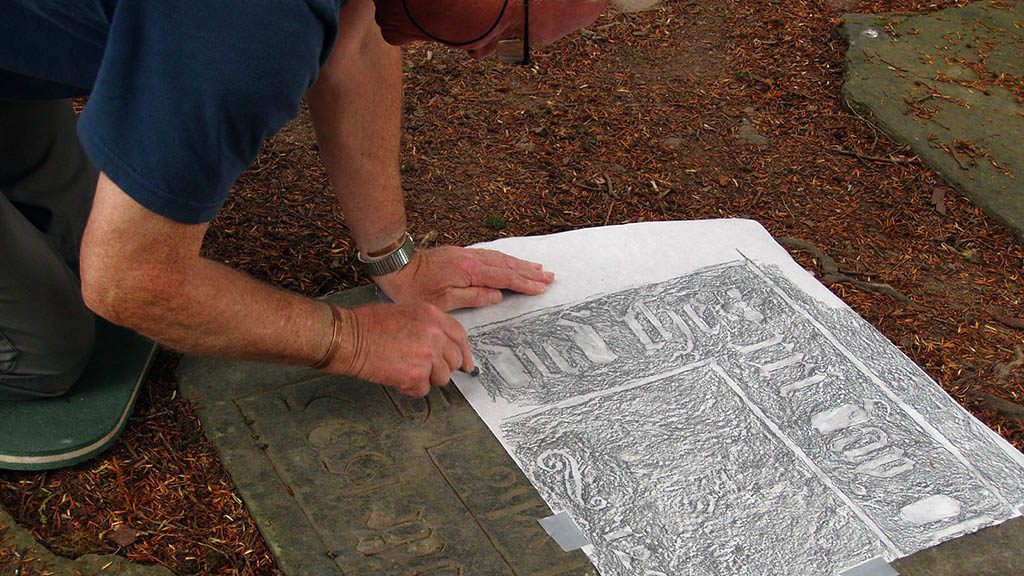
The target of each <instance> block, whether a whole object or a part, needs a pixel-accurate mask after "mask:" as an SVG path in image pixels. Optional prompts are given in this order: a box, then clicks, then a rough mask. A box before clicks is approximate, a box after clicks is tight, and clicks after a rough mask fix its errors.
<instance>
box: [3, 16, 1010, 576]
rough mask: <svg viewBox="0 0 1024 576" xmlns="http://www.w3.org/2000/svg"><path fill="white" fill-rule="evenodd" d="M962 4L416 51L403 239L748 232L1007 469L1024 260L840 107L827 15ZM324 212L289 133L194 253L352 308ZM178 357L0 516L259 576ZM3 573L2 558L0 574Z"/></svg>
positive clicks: (724, 20)
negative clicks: (991, 437) (943, 400)
mask: <svg viewBox="0 0 1024 576" xmlns="http://www.w3.org/2000/svg"><path fill="white" fill-rule="evenodd" d="M955 4H961V5H962V4H965V2H959V3H957V2H948V1H945V2H936V1H934V0H927V1H924V0H894V1H888V2H886V1H877V2H859V1H855V0H822V1H812V0H787V1H785V2H781V1H779V0H751V1H746V2H733V1H726V0H704V1H694V0H670V1H669V2H667V3H666V4H665V5H664V6H662V7H661V8H660V9H658V10H655V11H651V12H646V13H642V14H631V15H626V14H608V15H606V16H603V17H602V18H601V19H600V20H599V21H598V22H597V23H595V24H594V25H593V26H591V27H590V29H589V30H587V31H585V32H583V33H581V34H577V35H574V36H572V37H570V38H568V39H566V40H564V41H562V42H560V43H559V44H557V45H556V46H553V47H549V48H545V49H542V50H540V51H539V53H538V54H537V58H536V66H535V67H534V68H532V69H526V68H519V67H510V66H506V65H502V64H500V63H492V62H485V63H478V62H473V61H471V60H469V59H468V58H466V57H464V56H463V55H461V54H459V53H456V52H453V51H449V50H447V49H443V48H437V47H430V46H426V45H423V46H417V47H412V48H410V49H408V50H407V51H406V72H407V78H406V96H407V97H406V101H407V105H406V106H407V108H406V115H405V140H404V151H403V160H402V162H403V164H402V172H403V177H404V182H405V187H406V190H407V194H408V206H409V216H410V223H411V225H412V226H413V229H414V231H415V232H416V236H417V237H418V238H419V239H420V240H422V241H424V242H425V243H427V244H431V243H433V244H438V243H451V244H469V243H473V242H478V241H483V240H488V239H493V238H496V237H499V236H509V235H529V234H544V233H551V232H556V231H560V230H567V229H571V228H578V227H584V226H600V225H605V224H618V223H623V222H636V221H642V220H665V219H697V218H718V217H743V218H753V219H756V220H758V221H760V222H761V223H762V224H763V225H764V226H765V227H766V228H768V230H769V231H770V232H772V233H773V234H775V235H776V236H777V237H785V238H789V239H791V240H787V241H786V244H787V246H789V248H790V250H791V251H793V253H794V255H795V257H796V258H797V259H798V260H799V261H800V262H801V263H802V264H803V265H804V266H805V267H807V268H809V269H812V270H815V271H817V272H818V273H819V276H820V277H821V278H822V279H823V281H824V282H825V283H826V285H828V286H829V287H830V288H831V289H832V290H834V291H835V292H836V293H837V294H838V295H839V296H840V297H842V298H843V299H844V300H845V301H846V302H847V303H849V304H850V305H851V306H852V307H853V308H854V309H855V310H857V311H858V312H859V313H860V314H861V315H863V316H864V317H865V318H867V319H868V320H869V321H870V322H871V323H872V324H873V325H875V326H876V327H877V328H878V329H880V330H881V331H882V332H883V333H885V334H886V336H888V337H889V338H890V339H891V340H892V341H893V342H895V343H896V345H897V346H899V347H900V348H901V349H903V351H905V352H906V353H907V354H908V355H909V356H910V357H911V358H912V359H913V360H914V361H915V362H917V363H918V364H919V365H920V366H922V367H923V368H924V369H925V370H926V371H927V372H928V373H929V374H931V376H932V377H934V378H935V379H937V380H938V381H940V382H941V383H942V384H943V385H944V387H945V388H946V390H947V391H948V392H949V393H950V394H951V395H953V396H954V397H955V398H956V399H957V400H958V401H960V402H961V403H962V404H964V405H965V406H967V407H968V408H969V409H970V410H971V411H972V412H973V413H974V414H976V415H977V416H978V417H980V418H981V419H982V420H983V421H984V422H985V423H986V424H988V425H989V426H991V427H992V428H994V429H995V430H997V431H998V432H999V433H1000V434H1002V435H1003V436H1004V437H1006V438H1007V439H1009V440H1010V441H1011V442H1013V443H1014V444H1015V445H1016V446H1017V447H1018V448H1022V447H1024V434H1022V430H1024V425H1022V422H1024V417H1022V413H1024V409H1022V408H1020V407H1019V406H1018V405H1017V404H1016V403H1015V402H1017V401H1019V400H1020V399H1021V397H1022V395H1024V370H1022V369H1021V365H1022V364H1024V320H1021V317H1022V316H1024V304H1022V301H1021V299H1022V290H1021V284H1022V282H1021V280H1022V279H1021V275H1022V270H1024V248H1022V246H1021V244H1020V243H1018V242H1016V241H1015V240H1014V239H1013V237H1012V236H1011V235H1010V234H1009V233H1008V232H1007V231H1006V230H1005V229H1003V228H1002V227H1001V226H999V225H998V224H996V223H995V222H994V221H992V220H991V219H990V218H988V217H986V216H985V215H983V214H982V213H981V212H980V211H979V210H977V209H976V208H975V207H974V206H972V205H971V204H970V203H969V202H968V201H967V200H966V199H965V198H963V197H962V196H961V195H960V194H959V193H957V192H956V191H955V190H953V189H952V188H950V187H949V186H948V185H946V184H945V183H943V182H942V181H941V180H940V179H939V177H937V176H936V175H935V174H934V173H933V172H932V171H931V170H929V169H928V168H926V167H925V166H924V165H922V164H921V162H920V161H919V160H918V159H917V158H916V157H914V156H912V155H910V154H909V153H908V151H907V150H906V149H905V148H903V147H901V146H899V145H896V144H894V143H893V142H892V141H891V140H890V139H888V138H887V137H886V136H884V135H883V134H881V133H879V132H878V131H877V130H876V129H874V128H873V127H872V126H871V125H870V124H868V123H867V122H866V121H865V120H864V119H863V118H860V117H858V116H857V115H856V114H854V113H852V112H851V111H849V110H848V109H847V108H845V107H844V106H843V103H842V102H841V101H840V99H841V95H840V87H841V84H842V72H843V65H842V59H843V50H844V46H843V45H842V42H841V41H840V40H839V38H838V36H837V35H836V34H835V27H836V25H837V24H838V22H839V21H840V18H841V14H842V13H843V12H846V11H855V12H883V11H913V12H922V11H930V10H936V9H940V8H947V7H949V6H952V5H955ZM333 202H334V201H333V199H332V195H331V192H330V187H329V184H328V181H327V178H326V175H325V173H324V170H323V168H322V167H321V165H320V163H319V160H318V157H317V154H316V145H315V142H314V140H313V137H312V132H311V129H310V127H309V124H308V121H306V120H305V119H304V118H303V119H300V121H298V122H296V123H293V124H291V125H289V126H288V127H287V128H286V129H285V130H284V131H282V132H281V133H280V134H279V135H277V136H276V137H274V138H273V139H271V140H270V141H269V142H268V143H267V144H266V146H265V147H264V150H263V152H262V153H261V155H260V157H259V159H258V161H257V162H256V163H255V165H254V166H253V167H252V169H251V170H250V171H249V172H247V173H246V174H245V175H244V176H243V178H242V179H241V181H240V182H239V183H238V186H237V187H236V190H235V192H234V193H233V194H232V196H231V198H230V199H229V201H228V203H227V204H226V206H225V208H224V210H222V212H221V215H220V216H219V217H218V219H217V220H216V221H215V223H214V225H213V227H212V228H211V230H210V233H209V235H208V238H207V243H206V247H205V251H206V254H207V255H208V256H209V257H211V258H214V259H217V260H220V261H223V262H226V263H228V264H230V265H232V266H235V267H237V268H239V269H241V270H244V271H246V272H248V273H250V274H252V275H254V276H256V277H257V278H261V279H264V280H266V281H268V282H271V283H273V284H275V285H277V286H281V287H284V288H288V289H291V290H295V291H299V292H302V293H304V294H308V295H310V296H316V295H322V294H326V293H329V292H333V291H336V290H340V289H344V288H348V287H352V286H355V285H357V284H359V283H361V282H364V281H365V278H361V277H360V276H359V275H358V273H357V271H356V269H355V267H354V266H353V260H354V255H353V251H352V244H351V241H350V239H349V237H348V236H347V233H346V231H345V228H344V220H343V217H342V215H341V214H340V213H339V211H338V210H337V208H335V206H334V203H333ZM875 284H887V285H889V286H891V287H892V290H885V289H879V288H878V287H877V286H874V285H875ZM176 360H177V357H176V356H175V354H173V353H171V352H164V353H162V354H161V355H160V358H159V361H158V363H157V365H156V367H155V369H154V370H153V374H152V377H151V378H150V379H149V382H148V384H147V387H146V391H145V393H144V394H143V397H142V399H141V401H140V404H139V407H138V409H137V411H136V414H135V416H134V417H133V418H132V420H131V422H130V424H129V426H128V429H127V431H126V432H125V435H124V438H123V440H122V441H121V442H119V443H118V444H117V445H116V446H115V447H114V448H113V449H112V450H111V451H110V453H109V454H107V455H104V456H103V457H101V458H98V459H96V460H93V461H90V462H87V463H85V464H82V465H80V466H77V467H75V468H73V469H70V470H64V471H58V472H51V473H3V474H0V502H2V504H3V506H4V507H5V508H6V509H7V510H8V511H10V513H11V514H12V515H13V516H14V517H15V518H17V520H18V522H19V523H21V524H22V525H23V526H25V527H26V528H28V529H30V530H31V531H32V532H33V533H34V534H35V535H36V536H37V537H38V538H39V539H40V540H41V541H43V542H45V543H46V545H47V546H49V547H50V548H51V549H52V550H54V551H55V552H56V553H58V554H62V555H67V556H75V555H79V554H83V553H88V552H115V551H116V552H118V553H120V554H124V555H125V556H127V557H128V558H130V559H132V560H137V561H140V562H144V563H159V564H163V565H165V566H167V567H169V568H170V569H172V570H173V571H174V572H176V573H179V574H275V573H277V571H276V568H275V566H274V561H273V558H272V557H271V555H270V554H269V552H268V550H267V548H266V546H265V544H264V543H263V541H262V540H261V538H260V536H259V534H258V532H257V530H256V528H255V527H254V525H253V524H252V521H251V519H250V518H249V516H248V514H247V513H246V511H245V508H244V507H243V506H242V504H241V502H240V501H239V499H238V497H237V495H236V494H235V493H234V491H233V489H232V485H231V481H230V479H229V478H228V476H227V475H226V474H225V472H224V471H223V469H222V468H221V467H220V465H219V463H218V461H217V457H216V455H215V453H214V452H213V450H212V447H211V446H210V444H209V443H207V442H206V441H205V439H204V438H203V435H202V431H201V429H200V425H199V422H198V421H197V419H196V417H195V413H194V411H193V409H192V407H191V406H190V405H189V404H188V403H186V402H183V401H182V400H181V399H180V397H179V396H178V394H177V392H176V388H175V383H174V380H173V366H174V365H175V362H176ZM0 540H2V536H0ZM5 559H6V560H5ZM15 561H16V559H14V557H13V555H12V553H11V552H10V551H9V550H8V551H5V550H4V549H3V547H2V545H0V566H2V565H4V563H5V562H7V563H8V564H9V565H10V564H11V563H12V562H15ZM26 573H30V572H28V570H26Z"/></svg>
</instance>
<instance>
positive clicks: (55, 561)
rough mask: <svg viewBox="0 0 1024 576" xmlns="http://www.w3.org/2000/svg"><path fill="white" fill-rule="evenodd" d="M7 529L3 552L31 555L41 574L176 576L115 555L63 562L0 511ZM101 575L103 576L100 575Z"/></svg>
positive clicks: (1, 524)
mask: <svg viewBox="0 0 1024 576" xmlns="http://www.w3.org/2000/svg"><path fill="white" fill-rule="evenodd" d="M4 529H6V533H5V540H7V541H6V543H4V545H3V546H4V548H7V549H9V550H13V551H15V552H17V553H18V554H23V555H24V554H26V553H27V554H28V556H30V557H32V558H33V559H34V560H35V561H36V562H38V563H39V565H38V566H32V568H38V569H39V570H40V571H41V572H43V573H44V574H45V573H52V574H54V575H55V576H106V575H114V574H125V575H132V576H174V573H173V572H171V571H170V570H168V569H167V568H165V567H163V566H143V565H142V564H135V563H134V562H131V561H129V560H128V559H126V558H124V557H122V556H117V555H115V554H103V555H98V554H85V555H83V556H81V557H80V558H78V559H76V560H71V559H68V558H62V557H60V556H57V555H56V554H54V553H53V552H50V551H49V550H48V549H47V548H46V547H45V546H43V545H42V544H40V543H39V542H37V541H36V539H35V538H33V537H32V534H31V533H29V531H28V530H25V529H24V528H22V527H21V526H19V525H18V523H17V522H15V521H14V519H13V518H11V516H10V514H8V513H7V511H6V510H4V509H3V508H0V530H4ZM101 573H102V574H101Z"/></svg>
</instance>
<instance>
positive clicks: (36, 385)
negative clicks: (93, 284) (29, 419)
mask: <svg viewBox="0 0 1024 576" xmlns="http://www.w3.org/2000/svg"><path fill="white" fill-rule="evenodd" d="M66 311H67V312H68V315H67V316H66V318H65V322H64V323H63V330H61V331H59V332H54V331H51V332H50V333H47V334H32V335H25V334H20V335H18V336H14V335H9V334H8V333H6V332H4V330H3V328H0V399H7V400H20V399H24V400H27V399H33V398H51V397H55V396H61V395H63V394H65V393H67V392H68V391H69V390H70V389H71V388H72V386H74V384H75V382H77V381H78V379H79V377H80V376H81V375H82V372H83V371H84V370H85V367H86V365H88V363H89V359H90V358H91V357H92V352H93V348H94V347H95V342H96V328H95V317H94V316H93V314H92V313H91V312H90V311H89V310H88V309H86V308H85V307H81V308H79V309H72V310H66Z"/></svg>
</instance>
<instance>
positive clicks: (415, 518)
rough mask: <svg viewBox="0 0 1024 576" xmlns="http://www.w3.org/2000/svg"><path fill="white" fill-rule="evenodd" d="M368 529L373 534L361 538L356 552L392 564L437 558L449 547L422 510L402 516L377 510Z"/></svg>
mask: <svg viewBox="0 0 1024 576" xmlns="http://www.w3.org/2000/svg"><path fill="white" fill-rule="evenodd" d="M365 526H366V528H368V529H369V530H370V531H371V534H370V535H369V536H360V537H359V538H358V541H357V543H356V551H357V552H359V553H360V554H362V555H363V556H365V557H367V558H370V557H382V558H384V559H386V560H387V561H389V562H396V563H408V562H411V561H420V560H421V559H424V558H427V557H430V556H435V555H437V554H438V553H440V552H441V551H442V550H444V549H445V547H446V545H447V542H446V541H445V540H444V539H442V538H441V537H440V536H438V535H437V534H436V531H435V529H434V527H433V526H430V525H429V524H428V523H427V522H426V521H425V520H424V518H423V509H422V508H421V509H418V510H416V511H415V512H413V513H411V514H409V515H406V516H402V517H394V516H391V515H389V514H386V513H383V512H380V511H379V510H374V511H373V512H371V513H370V516H369V518H367V519H366V522H365Z"/></svg>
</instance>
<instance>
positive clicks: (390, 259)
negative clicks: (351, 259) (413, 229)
mask: <svg viewBox="0 0 1024 576" xmlns="http://www.w3.org/2000/svg"><path fill="white" fill-rule="evenodd" d="M415 252H416V244H415V243H414V242H413V240H412V236H411V235H410V234H409V233H408V232H406V233H405V236H403V237H402V244H401V245H400V246H399V247H398V248H395V249H394V250H392V251H391V252H388V253H387V254H385V255H384V256H381V257H379V258H373V259H370V260H368V259H367V258H366V257H364V256H363V255H362V253H357V254H356V258H357V259H358V260H359V264H361V265H362V267H363V272H365V273H366V274H368V275H370V276H386V275H388V274H391V273H392V272H397V271H399V270H401V269H402V268H404V267H405V265H406V264H408V263H409V262H411V261H412V255H413V253H415Z"/></svg>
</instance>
